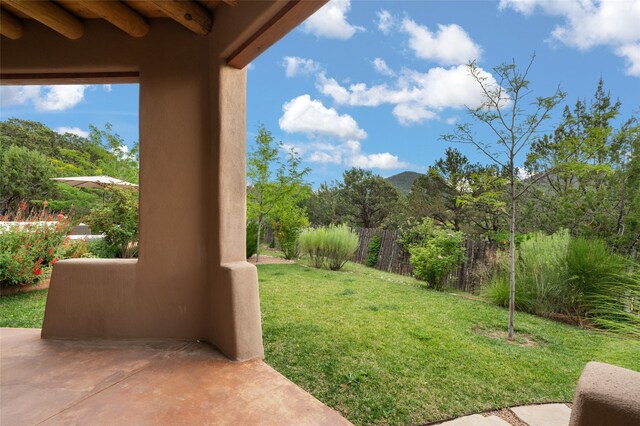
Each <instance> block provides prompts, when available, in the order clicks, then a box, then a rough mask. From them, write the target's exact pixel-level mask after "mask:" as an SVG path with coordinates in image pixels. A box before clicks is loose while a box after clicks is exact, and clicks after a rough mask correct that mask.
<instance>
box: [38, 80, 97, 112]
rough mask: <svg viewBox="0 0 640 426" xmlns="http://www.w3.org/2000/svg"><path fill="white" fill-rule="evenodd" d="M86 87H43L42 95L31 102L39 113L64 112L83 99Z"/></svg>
mask: <svg viewBox="0 0 640 426" xmlns="http://www.w3.org/2000/svg"><path fill="white" fill-rule="evenodd" d="M87 87H88V86H86V85H82V84H81V85H69V86H45V89H44V93H43V94H41V96H39V97H37V98H35V99H34V100H33V103H34V105H35V106H36V109H37V110H39V111H64V110H66V109H70V108H73V107H74V106H76V105H78V104H79V103H80V102H82V100H83V99H84V91H85V90H86V89H87Z"/></svg>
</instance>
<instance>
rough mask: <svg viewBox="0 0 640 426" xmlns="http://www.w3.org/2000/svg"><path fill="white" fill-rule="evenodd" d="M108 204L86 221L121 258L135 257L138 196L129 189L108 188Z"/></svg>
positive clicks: (94, 212) (93, 212)
mask: <svg viewBox="0 0 640 426" xmlns="http://www.w3.org/2000/svg"><path fill="white" fill-rule="evenodd" d="M105 191H107V193H108V202H107V204H105V205H103V206H102V207H100V208H97V209H94V210H92V211H91V213H90V214H89V216H88V217H87V219H86V221H87V223H88V224H89V226H91V229H92V230H93V231H95V232H100V233H104V241H105V243H106V244H108V245H110V246H111V247H113V248H114V249H116V250H117V252H118V256H119V257H122V258H129V257H135V255H136V254H137V241H138V194H137V193H136V192H134V191H132V190H130V189H121V188H115V187H110V188H107V189H105Z"/></svg>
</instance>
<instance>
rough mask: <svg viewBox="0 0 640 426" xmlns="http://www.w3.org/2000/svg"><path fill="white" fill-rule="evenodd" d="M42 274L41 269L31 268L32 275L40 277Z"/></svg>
mask: <svg viewBox="0 0 640 426" xmlns="http://www.w3.org/2000/svg"><path fill="white" fill-rule="evenodd" d="M40 274H42V268H33V275H36V276H37V275H40Z"/></svg>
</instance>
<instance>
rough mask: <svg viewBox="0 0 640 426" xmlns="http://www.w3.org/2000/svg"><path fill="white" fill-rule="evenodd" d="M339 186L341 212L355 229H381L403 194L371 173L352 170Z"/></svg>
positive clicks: (344, 174) (357, 169) (356, 169)
mask: <svg viewBox="0 0 640 426" xmlns="http://www.w3.org/2000/svg"><path fill="white" fill-rule="evenodd" d="M342 179H343V180H342V182H341V183H340V184H339V186H338V188H339V198H340V209H341V211H343V212H344V216H343V217H344V218H345V219H347V220H348V222H349V223H350V224H351V225H353V226H360V227H364V228H379V227H382V226H384V225H385V220H386V219H387V218H389V217H390V216H391V215H392V214H393V212H394V211H395V209H396V205H397V202H398V200H399V199H400V194H399V192H398V190H397V189H396V188H395V187H394V186H393V185H391V184H390V183H389V182H387V181H386V180H385V179H384V178H382V177H381V176H378V175H374V174H373V173H372V172H371V171H370V170H363V169H360V168H356V167H354V168H352V169H349V170H346V171H345V172H344V173H343V174H342Z"/></svg>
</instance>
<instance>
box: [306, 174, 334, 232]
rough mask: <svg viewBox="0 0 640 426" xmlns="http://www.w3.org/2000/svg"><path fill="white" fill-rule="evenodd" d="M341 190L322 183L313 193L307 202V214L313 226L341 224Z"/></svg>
mask: <svg viewBox="0 0 640 426" xmlns="http://www.w3.org/2000/svg"><path fill="white" fill-rule="evenodd" d="M338 193H339V190H338V188H337V187H336V186H329V185H327V184H326V183H321V184H320V186H319V187H318V189H317V190H316V191H313V192H312V193H311V195H310V197H309V199H308V200H307V212H308V214H309V221H310V222H311V223H312V224H313V225H322V226H328V225H337V224H339V223H340V216H339V211H338V210H339V205H338V204H339V203H338V201H339V200H338Z"/></svg>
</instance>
